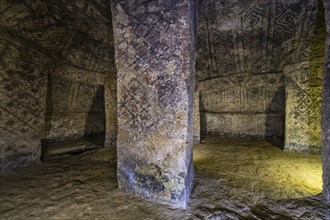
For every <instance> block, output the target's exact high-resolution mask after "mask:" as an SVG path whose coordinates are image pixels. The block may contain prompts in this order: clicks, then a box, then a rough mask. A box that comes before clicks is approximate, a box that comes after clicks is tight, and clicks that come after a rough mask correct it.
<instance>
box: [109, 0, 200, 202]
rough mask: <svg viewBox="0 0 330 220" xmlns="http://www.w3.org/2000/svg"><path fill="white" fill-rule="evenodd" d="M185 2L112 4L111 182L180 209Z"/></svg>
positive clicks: (187, 75)
mask: <svg viewBox="0 0 330 220" xmlns="http://www.w3.org/2000/svg"><path fill="white" fill-rule="evenodd" d="M193 2H194V1H193V0H182V1H176V0H167V1H164V0H154V1H138V0H113V1H112V16H113V28H114V39H115V57H116V65H117V71H118V73H117V74H118V75H117V91H118V94H117V95H118V111H117V112H118V136H117V157H118V158H117V159H118V168H117V175H118V182H119V187H120V188H121V189H124V190H125V191H127V192H129V193H134V194H138V195H141V196H143V197H145V198H147V199H149V200H152V201H156V202H159V203H164V204H169V205H172V206H174V207H181V208H185V207H186V204H187V201H188V199H189V196H190V191H191V187H192V181H193V164H192V140H193V139H192V128H193V126H192V106H193V78H194V66H195V57H194V53H195V39H194V36H195V17H194V16H195V8H194V7H195V6H194V4H193Z"/></svg>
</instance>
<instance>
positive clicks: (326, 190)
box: [322, 1, 330, 201]
mask: <svg viewBox="0 0 330 220" xmlns="http://www.w3.org/2000/svg"><path fill="white" fill-rule="evenodd" d="M324 2H325V11H326V22H327V32H328V38H327V43H326V57H325V60H326V62H325V75H324V83H323V122H322V123H323V124H322V134H323V184H324V185H323V194H324V196H325V198H326V199H328V200H329V201H330V50H329V49H330V3H329V1H324Z"/></svg>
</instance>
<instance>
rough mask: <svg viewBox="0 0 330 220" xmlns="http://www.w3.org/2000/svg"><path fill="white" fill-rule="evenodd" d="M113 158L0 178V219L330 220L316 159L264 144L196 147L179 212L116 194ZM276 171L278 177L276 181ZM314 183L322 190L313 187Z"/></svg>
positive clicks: (61, 161)
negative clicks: (190, 186)
mask: <svg viewBox="0 0 330 220" xmlns="http://www.w3.org/2000/svg"><path fill="white" fill-rule="evenodd" d="M115 154H116V152H114V151H113V150H112V149H111V148H103V149H99V150H98V151H93V152H86V153H83V154H80V155H75V156H61V157H55V158H53V159H52V160H50V161H46V162H44V163H42V164H41V165H40V166H36V167H30V168H24V169H22V170H20V171H18V172H17V173H13V174H10V175H6V176H3V177H0V185H1V187H0V195H1V196H0V218H1V219H35V218H39V219H132V220H133V219H164V220H165V219H301V220H310V219H313V220H314V219H315V220H324V219H329V216H330V204H329V203H325V201H324V200H322V196H315V195H316V194H318V193H319V192H321V169H322V168H321V163H320V156H318V155H304V154H296V153H291V152H283V151H281V150H279V149H278V148H276V147H273V146H271V145H270V144H269V143H266V142H260V141H237V140H229V141H228V140H225V141H218V140H216V139H215V140H210V139H208V140H206V141H205V142H204V144H200V145H196V146H195V149H194V163H195V166H196V178H195V187H194V191H193V193H192V196H191V200H190V202H189V204H188V207H187V209H186V210H180V209H171V208H169V207H167V206H163V205H158V204H155V203H150V202H147V201H145V200H143V199H140V198H136V197H132V196H129V195H127V194H126V193H123V192H121V191H120V190H118V187H117V180H116V162H115ZM275 172H276V173H277V174H280V175H271V174H273V173H275ZM301 175H305V178H304V177H303V176H301ZM315 180H316V181H317V182H319V184H317V185H314V184H313V181H315ZM303 197H306V198H303ZM275 199H276V200H277V199H280V201H274V200H275Z"/></svg>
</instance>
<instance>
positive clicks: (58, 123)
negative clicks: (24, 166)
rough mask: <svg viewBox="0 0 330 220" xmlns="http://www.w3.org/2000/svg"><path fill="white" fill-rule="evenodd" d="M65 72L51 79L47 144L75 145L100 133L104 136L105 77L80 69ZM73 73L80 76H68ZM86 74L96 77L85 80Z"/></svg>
mask: <svg viewBox="0 0 330 220" xmlns="http://www.w3.org/2000/svg"><path fill="white" fill-rule="evenodd" d="M66 70H69V71H68V72H66V73H63V72H59V73H56V74H51V76H50V80H49V87H48V88H49V90H48V99H47V114H46V133H45V136H44V138H43V140H44V143H45V144H59V143H67V142H72V141H76V140H80V139H82V138H83V137H84V136H89V135H92V134H99V133H103V136H104V129H105V124H104V122H105V117H104V114H105V113H104V109H105V108H104V91H103V87H102V85H103V81H104V79H103V75H100V74H92V73H90V72H86V71H82V70H80V69H77V68H68V69H66ZM70 73H71V74H72V75H77V76H80V77H79V78H78V79H77V78H76V79H75V78H73V77H72V78H71V77H68V76H70ZM84 75H89V76H92V75H94V77H93V78H90V79H89V80H86V79H85V78H86V77H84ZM63 76H65V77H63Z"/></svg>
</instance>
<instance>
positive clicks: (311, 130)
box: [283, 62, 322, 153]
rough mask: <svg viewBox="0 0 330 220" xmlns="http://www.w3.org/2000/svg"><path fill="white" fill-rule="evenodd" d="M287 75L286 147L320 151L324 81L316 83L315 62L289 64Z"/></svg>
mask: <svg viewBox="0 0 330 220" xmlns="http://www.w3.org/2000/svg"><path fill="white" fill-rule="evenodd" d="M283 74H284V76H285V94H286V99H285V100H286V103H285V112H286V114H285V147H284V149H285V150H289V151H298V152H307V153H308V152H309V153H310V152H312V153H316V152H317V153H319V152H320V149H321V146H322V143H321V142H322V138H321V118H322V117H321V112H322V111H321V106H322V87H321V80H318V82H317V83H315V82H314V84H313V75H312V74H311V64H310V63H309V62H301V63H296V64H291V65H287V66H285V67H284V69H283Z"/></svg>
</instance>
